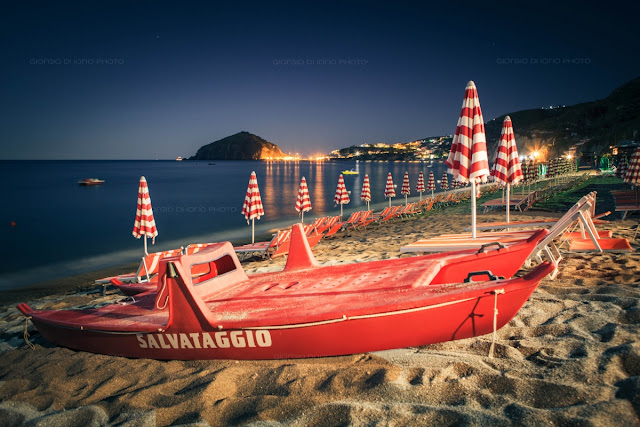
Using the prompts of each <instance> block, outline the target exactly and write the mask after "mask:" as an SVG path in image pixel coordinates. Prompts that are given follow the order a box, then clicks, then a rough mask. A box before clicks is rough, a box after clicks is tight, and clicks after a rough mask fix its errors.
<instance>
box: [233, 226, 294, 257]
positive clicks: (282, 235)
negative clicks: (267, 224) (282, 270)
mask: <svg viewBox="0 0 640 427" xmlns="http://www.w3.org/2000/svg"><path fill="white" fill-rule="evenodd" d="M290 236H291V230H279V231H278V232H277V233H276V234H274V235H273V238H272V239H271V240H270V241H265V242H255V243H251V244H247V245H242V246H236V247H234V248H233V249H234V250H235V252H236V253H237V254H238V258H240V260H241V261H244V260H245V259H247V258H251V257H252V256H254V255H256V254H257V255H259V256H261V257H262V258H266V257H271V258H273V254H276V253H277V254H278V255H284V254H285V253H286V252H285V253H282V252H283V251H284V248H283V246H284V245H285V243H286V242H287V241H288V240H289V238H290ZM287 250H288V249H287ZM278 255H276V256H278Z"/></svg>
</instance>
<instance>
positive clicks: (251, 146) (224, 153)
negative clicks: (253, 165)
mask: <svg viewBox="0 0 640 427" xmlns="http://www.w3.org/2000/svg"><path fill="white" fill-rule="evenodd" d="M283 156H284V153H283V152H282V151H281V150H280V147H278V146H277V145H275V144H272V143H271V142H269V141H267V140H265V139H262V138H260V137H259V136H257V135H254V134H252V133H249V132H245V131H242V132H239V133H236V134H235V135H231V136H227V137H226V138H222V139H221V140H218V141H214V142H212V143H210V144H207V145H203V146H202V147H200V148H199V149H198V152H197V153H196V155H195V156H193V157H190V158H189V160H261V159H267V158H269V157H271V158H274V157H278V158H281V157H283Z"/></svg>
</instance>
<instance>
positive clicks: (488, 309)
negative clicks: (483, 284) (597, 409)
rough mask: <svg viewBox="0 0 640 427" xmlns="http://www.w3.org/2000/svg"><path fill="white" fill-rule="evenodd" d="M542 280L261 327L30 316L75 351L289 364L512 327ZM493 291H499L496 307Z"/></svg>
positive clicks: (41, 329) (51, 338)
mask: <svg viewBox="0 0 640 427" xmlns="http://www.w3.org/2000/svg"><path fill="white" fill-rule="evenodd" d="M537 285H538V282H537V281H536V282H530V281H525V282H520V283H519V284H516V285H515V286H514V285H508V286H506V287H505V286H502V285H499V286H497V287H494V288H493V289H487V290H486V291H484V292H482V293H481V295H478V296H476V297H467V298H462V299H459V300H454V301H449V302H446V303H440V304H437V305H432V306H430V305H425V306H421V307H414V308H412V309H407V310H400V311H397V312H390V313H377V314H371V315H364V316H358V317H353V318H349V317H348V316H345V317H343V318H338V319H328V320H327V321H325V322H315V323H310V324H306V325H305V324H299V325H289V326H282V325H278V326H274V327H269V326H266V327H260V328H256V329H252V328H242V329H228V330H227V329H217V328H214V327H210V328H202V329H180V328H170V329H168V330H162V328H159V330H156V331H149V330H147V331H139V332H138V333H136V331H126V332H118V331H98V330H91V329H80V328H77V327H76V328H73V327H66V326H60V325H56V324H54V323H52V322H48V321H47V319H46V313H47V312H33V313H25V314H27V315H29V316H31V317H32V322H33V323H34V325H35V326H36V328H37V329H38V331H39V332H40V333H41V334H42V336H43V337H44V338H46V339H47V340H48V341H51V342H53V343H56V344H58V345H61V346H64V347H68V348H72V349H75V350H81V351H88V352H93V353H102V354H109V355H116V356H125V357H132V358H148V359H170V360H173V359H179V360H202V359H237V360H258V359H288V358H309V357H322V356H337V355H346V354H354V353H362V352H370V351H377V350H387V349H394V348H404V347H415V346H423V345H428V344H434V343H439V342H445V341H452V340H459V339H464V338H471V337H475V336H479V335H484V334H488V333H491V332H492V331H493V314H494V308H497V310H498V314H497V317H496V321H497V322H496V328H497V329H499V328H501V327H502V326H504V325H505V324H507V323H508V322H509V321H510V320H511V319H513V317H514V316H515V315H516V314H517V312H518V310H519V309H520V308H521V307H522V305H524V303H525V302H526V301H527V299H528V298H529V297H530V296H531V294H532V293H533V292H534V290H535V288H536V287H537ZM496 290H504V292H505V293H504V294H499V295H498V297H497V306H496V305H495V304H496V296H495V291H496Z"/></svg>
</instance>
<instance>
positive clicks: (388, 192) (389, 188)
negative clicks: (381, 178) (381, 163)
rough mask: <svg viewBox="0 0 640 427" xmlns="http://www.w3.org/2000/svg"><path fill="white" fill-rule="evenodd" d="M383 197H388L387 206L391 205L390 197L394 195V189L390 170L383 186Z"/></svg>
mask: <svg viewBox="0 0 640 427" xmlns="http://www.w3.org/2000/svg"><path fill="white" fill-rule="evenodd" d="M384 197H385V198H387V197H388V198H389V206H391V199H392V198H393V197H396V190H395V188H394V186H393V178H392V177H391V172H389V175H387V185H385V186H384Z"/></svg>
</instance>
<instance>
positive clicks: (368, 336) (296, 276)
mask: <svg viewBox="0 0 640 427" xmlns="http://www.w3.org/2000/svg"><path fill="white" fill-rule="evenodd" d="M503 253H504V255H505V259H507V258H508V253H509V251H503ZM466 254H468V252H464V253H454V254H453V255H451V254H438V255H427V256H419V257H410V258H398V259H388V260H382V261H372V262H362V263H356V264H343V265H332V266H319V265H318V264H317V263H316V262H315V260H314V258H313V254H312V253H311V248H310V247H309V244H308V242H307V239H306V237H305V236H304V233H303V231H302V228H301V226H300V225H299V224H297V225H295V226H294V227H293V236H292V239H291V249H290V253H289V258H288V259H287V263H286V266H285V268H284V270H283V271H281V272H271V273H260V274H254V275H252V276H250V277H249V276H247V275H246V274H245V272H244V270H243V269H242V267H241V265H240V262H239V260H238V258H237V256H236V254H235V251H234V249H233V246H232V245H231V244H230V243H229V242H225V243H216V244H213V245H211V246H210V247H208V248H206V249H204V250H202V251H200V252H198V253H196V254H193V255H181V256H176V257H168V258H164V259H162V260H161V263H160V267H159V273H158V277H159V278H160V279H159V280H158V282H157V286H156V289H155V290H153V291H150V292H146V293H144V294H141V295H140V296H138V297H136V298H135V299H129V300H125V301H121V302H119V303H116V304H111V305H107V306H103V307H100V308H95V309H83V310H34V309H32V308H31V307H29V306H28V305H27V304H24V303H23V304H20V305H18V309H19V310H20V311H21V312H22V313H23V314H24V315H26V316H28V317H29V318H31V321H32V322H33V324H34V325H35V326H36V328H37V329H38V331H39V332H40V333H41V334H42V335H43V337H44V338H46V339H47V340H49V341H51V342H53V343H56V344H58V345H61V346H65V347H69V348H72V349H76V350H81V351H89V352H93V353H102V354H111V355H119V356H125V357H136V358H150V359H181V360H193V359H285V358H303V357H320V356H333V355H344V354H353V353H361V352H369V351H376V350H384V349H391V348H401V347H411V346H421V345H427V344H433V343H438V342H444V341H451V340H456V339H463V338H470V337H475V336H479V335H483V334H487V333H490V332H492V331H494V330H496V329H498V328H501V327H502V326H504V325H505V324H506V323H507V322H509V321H510V320H511V319H512V318H513V317H514V316H515V315H516V314H517V312H518V311H519V310H520V308H521V307H522V306H523V304H524V303H525V302H526V301H527V299H528V298H529V296H530V295H531V294H532V293H533V292H534V290H535V289H536V288H537V286H538V284H539V283H540V280H542V279H543V278H544V277H546V276H547V275H548V274H550V273H552V272H554V271H555V269H556V265H555V264H552V263H546V262H545V263H542V264H540V265H538V266H537V267H536V268H535V269H534V270H533V271H531V272H530V273H528V274H527V275H525V276H524V277H519V278H510V279H501V278H496V277H494V276H493V275H491V273H490V272H487V271H477V272H474V271H471V272H469V274H468V275H467V276H468V277H467V279H468V282H467V283H446V282H447V280H446V277H441V273H442V271H443V270H444V271H448V274H453V273H454V272H455V271H457V270H459V269H460V267H465V266H466V267H470V266H475V265H478V264H477V263H478V262H481V261H484V262H483V265H484V266H485V267H486V266H487V265H492V264H491V263H487V262H486V259H485V260H482V258H483V257H482V256H480V257H479V258H476V259H475V261H474V262H472V263H470V264H466V262H465V261H462V264H460V262H461V261H460V259H459V258H462V259H464V257H465V256H466ZM493 262H494V263H496V262H500V257H497V258H496V259H494V260H493ZM506 262H508V261H506ZM447 265H448V266H450V267H452V268H451V269H449V270H447V269H446V268H445V267H446V266H447ZM518 267H519V266H518ZM438 277H440V280H441V281H442V282H444V283H441V284H434V281H436V282H437V280H438ZM473 277H483V278H484V277H488V278H489V279H490V280H488V281H472V278H473Z"/></svg>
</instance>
